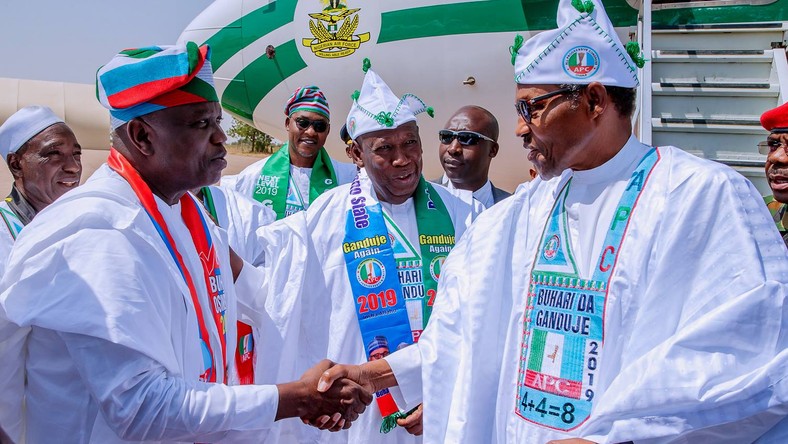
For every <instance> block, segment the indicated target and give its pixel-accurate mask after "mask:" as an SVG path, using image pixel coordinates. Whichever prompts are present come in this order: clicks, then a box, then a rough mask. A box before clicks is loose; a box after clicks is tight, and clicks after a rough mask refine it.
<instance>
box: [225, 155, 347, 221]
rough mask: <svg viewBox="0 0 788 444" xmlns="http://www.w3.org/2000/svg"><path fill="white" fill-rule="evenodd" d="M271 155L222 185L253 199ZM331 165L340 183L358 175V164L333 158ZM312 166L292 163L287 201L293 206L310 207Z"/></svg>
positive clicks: (226, 180)
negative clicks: (299, 165) (307, 166)
mask: <svg viewBox="0 0 788 444" xmlns="http://www.w3.org/2000/svg"><path fill="white" fill-rule="evenodd" d="M270 158H271V157H270V156H269V157H266V158H265V159H260V160H258V161H257V162H255V163H253V164H251V165H249V166H248V167H246V168H244V169H243V170H242V171H241V172H240V173H238V174H235V175H227V176H223V177H222V181H221V185H222V186H223V187H228V188H232V189H234V190H235V191H237V192H239V193H241V195H243V196H244V197H248V198H249V199H253V197H252V196H254V193H255V187H257V185H258V182H259V180H260V172H261V171H262V170H263V167H264V166H265V164H266V162H268V159H270ZM331 166H332V167H333V168H334V172H335V173H336V175H337V182H338V185H343V184H346V183H350V182H351V181H352V180H353V178H354V177H356V165H354V164H352V163H347V162H338V161H336V160H334V159H331ZM311 174H312V168H299V167H296V166H293V165H290V182H289V183H288V186H287V202H288V204H290V205H292V206H300V207H302V208H309V204H310V201H309V179H310V177H311Z"/></svg>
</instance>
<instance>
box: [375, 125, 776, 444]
mask: <svg viewBox="0 0 788 444" xmlns="http://www.w3.org/2000/svg"><path fill="white" fill-rule="evenodd" d="M646 150H647V147H645V146H643V145H642V144H640V143H639V142H637V140H636V139H634V138H630V140H629V141H628V142H627V144H626V145H625V147H624V148H623V149H622V151H621V152H620V153H619V154H618V155H617V156H615V157H614V158H613V159H612V160H610V161H609V162H607V163H605V164H604V165H602V166H600V167H598V168H596V169H593V170H590V171H578V172H574V173H573V172H571V171H569V170H567V171H565V172H564V174H562V176H561V177H557V178H554V179H552V180H550V181H541V180H540V179H536V180H535V181H533V182H531V183H530V184H523V185H522V186H521V187H520V188H519V189H518V190H517V192H516V194H515V195H514V196H513V197H512V198H510V199H507V200H506V201H504V202H502V203H501V204H499V205H496V206H494V207H493V208H491V209H489V210H487V211H486V212H485V213H484V214H482V215H481V216H480V217H479V218H478V219H477V221H476V222H475V223H474V226H473V227H471V229H470V230H469V231H468V232H467V233H466V235H465V237H464V238H463V239H462V241H461V242H460V243H459V244H458V245H457V246H456V247H455V249H454V250H453V251H452V253H451V254H450V255H449V258H448V259H447V261H446V263H445V264H444V269H443V273H442V277H441V281H440V283H439V288H438V301H437V302H436V304H435V307H434V312H433V315H432V319H431V321H430V323H429V325H428V327H427V329H426V330H425V332H424V334H423V335H422V339H421V341H420V342H419V351H420V354H421V359H422V364H423V368H422V370H423V371H422V374H421V375H420V376H422V379H423V384H424V391H423V395H424V406H425V411H424V418H425V424H424V430H425V435H424V437H425V439H424V441H425V442H428V443H444V442H452V443H480V442H485V443H535V444H543V443H545V442H547V441H548V440H551V439H562V438H568V437H582V438H585V439H588V440H591V441H594V442H600V443H616V442H624V441H630V440H631V441H634V442H636V443H639V442H645V443H694V442H717V443H719V442H729V443H743V442H752V441H754V440H756V439H758V437H759V436H760V437H761V438H760V439H761V440H762V442H781V441H779V438H777V436H778V435H780V433H785V429H786V427H788V422H786V421H785V420H784V418H785V415H786V414H788V407H787V406H786V402H788V380H787V379H786V377H787V376H788V371H786V369H788V362H787V360H786V358H787V357H788V350H787V348H788V322H787V319H786V316H787V314H788V308H787V307H788V305H786V293H788V291H787V290H786V282H788V255H787V254H786V250H785V248H784V245H783V244H782V240H781V239H780V237H779V235H778V233H777V231H776V230H775V229H774V224H773V222H772V221H771V219H770V217H769V214H768V211H767V210H766V209H765V207H764V206H763V204H762V203H761V201H760V196H759V195H758V193H757V191H756V190H755V188H754V187H753V186H752V185H751V184H750V183H749V182H748V181H747V180H745V179H744V178H743V177H742V176H740V175H739V174H737V173H735V172H734V171H733V170H731V169H730V168H728V167H726V166H723V165H721V164H716V163H712V162H709V161H706V160H702V159H699V158H697V157H694V156H692V155H690V154H687V153H685V152H683V151H681V150H680V149H677V148H675V147H662V148H659V153H660V156H661V159H660V160H659V162H658V163H657V164H656V166H655V168H654V170H653V172H652V177H651V178H650V179H649V181H648V182H647V184H646V186H645V188H644V190H643V192H642V194H641V195H640V199H639V201H638V203H637V204H636V206H635V208H634V210H633V212H632V217H631V219H630V220H629V226H628V228H627V232H626V236H625V237H624V241H623V244H622V245H621V249H620V251H619V252H618V256H617V263H616V265H615V268H614V271H613V274H612V279H611V281H610V286H609V293H608V296H607V299H606V305H605V314H604V344H603V346H602V349H601V355H600V360H599V361H598V362H599V364H598V365H599V367H598V371H597V375H598V377H599V379H598V380H597V381H596V383H597V384H598V385H597V386H596V396H595V398H594V402H593V408H592V410H591V416H590V418H589V419H588V420H587V421H586V422H585V423H584V424H582V425H581V426H580V427H578V428H576V429H575V430H574V431H571V432H568V433H564V432H558V431H554V430H551V429H548V428H546V427H543V426H540V425H535V424H532V423H530V422H527V421H525V420H524V419H522V418H521V417H520V416H518V415H517V414H516V413H515V409H516V405H517V384H518V371H519V360H520V356H521V338H522V337H523V321H524V318H523V317H524V312H525V302H526V292H527V289H528V285H529V274H530V270H531V267H532V265H533V260H534V258H535V256H536V255H537V254H538V253H537V250H538V251H539V252H541V251H542V250H541V248H542V245H541V243H542V237H541V236H542V231H543V228H544V226H545V223H546V221H547V218H548V215H549V213H550V210H551V207H552V205H553V203H554V202H555V200H556V198H557V194H558V190H560V189H561V188H562V187H563V185H564V184H565V183H566V181H567V180H568V179H569V178H570V177H571V176H572V175H574V179H573V182H572V183H571V185H570V188H569V194H568V197H567V203H566V210H567V216H568V229H569V231H570V234H569V238H570V242H571V247H572V251H573V252H575V259H577V261H578V270H579V272H580V275H581V277H588V276H589V275H590V273H591V270H592V269H593V268H594V267H595V266H596V265H597V262H596V261H597V258H598V257H599V253H600V249H601V247H602V245H603V244H602V241H603V239H604V237H605V232H606V231H607V230H608V227H609V226H610V221H611V220H612V216H613V212H614V210H615V208H616V203H617V202H618V199H619V197H620V196H621V194H622V192H623V190H624V188H625V186H626V184H627V181H628V180H629V179H630V175H631V174H632V171H633V170H634V169H635V166H636V164H637V162H638V160H639V159H640V158H641V157H642V155H643V153H645V152H646ZM545 251H546V250H545ZM539 254H541V253H539ZM394 356H396V355H394ZM394 356H392V357H390V358H389V360H390V361H392V359H391V358H394ZM416 359H418V358H416ZM392 367H395V366H394V365H393V364H392ZM416 373H418V372H416ZM395 375H396V376H397V379H398V381H400V382H405V383H408V381H410V380H411V379H414V378H417V377H418V375H415V376H414V375H413V371H412V369H406V370H402V371H400V373H399V374H397V372H396V371H395ZM780 420H782V423H780V424H779V425H778V426H777V427H773V426H774V425H775V424H777V423H778V422H779V421H780ZM770 428H772V429H771V430H769V429H770ZM764 433H769V434H770V435H768V436H761V435H762V434H764Z"/></svg>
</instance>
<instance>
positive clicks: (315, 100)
mask: <svg viewBox="0 0 788 444" xmlns="http://www.w3.org/2000/svg"><path fill="white" fill-rule="evenodd" d="M284 111H285V116H286V118H285V127H286V128H287V143H286V144H285V145H283V146H282V148H280V149H279V151H277V152H276V153H274V154H272V155H271V156H270V157H267V158H265V159H262V160H259V161H257V162H255V163H253V164H251V165H249V166H248V167H246V168H244V170H243V171H241V172H240V173H239V174H237V175H235V176H226V177H224V178H222V185H224V186H229V187H231V188H234V189H235V190H236V191H239V192H240V193H241V194H243V195H244V196H248V197H250V198H253V199H254V200H256V201H258V202H262V203H263V204H265V205H267V206H270V207H272V208H273V210H274V211H275V212H276V217H277V219H282V218H284V217H287V216H290V215H291V214H293V213H297V212H299V211H303V210H305V209H307V208H308V207H309V204H310V203H311V202H312V201H314V200H315V199H316V198H317V197H318V196H320V195H321V194H323V193H324V192H325V191H327V190H330V189H331V188H334V187H336V186H338V185H341V184H344V183H348V182H350V181H351V180H353V178H354V177H356V167H355V166H354V165H353V164H350V163H344V162H338V161H336V160H334V159H332V158H331V157H329V155H328V152H327V151H326V149H325V148H324V147H323V145H324V144H325V142H326V138H327V137H328V133H329V131H330V130H331V125H330V124H329V121H330V114H329V108H328V101H327V100H326V96H325V95H324V94H323V91H321V90H320V88H318V87H317V86H304V87H301V88H298V89H297V90H296V91H295V92H294V93H293V95H291V96H290V99H288V101H287V103H286V104H285V110H284Z"/></svg>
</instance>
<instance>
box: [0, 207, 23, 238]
mask: <svg viewBox="0 0 788 444" xmlns="http://www.w3.org/2000/svg"><path fill="white" fill-rule="evenodd" d="M0 217H2V218H3V222H4V223H5V226H6V228H8V232H9V233H11V237H12V238H13V239H14V240H16V238H17V237H19V232H20V231H22V228H24V227H25V225H24V224H23V223H22V221H21V220H20V219H19V217H18V216H17V215H16V214H15V213H14V212H13V211H9V210H7V209H5V208H2V207H0Z"/></svg>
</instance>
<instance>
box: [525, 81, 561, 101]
mask: <svg viewBox="0 0 788 444" xmlns="http://www.w3.org/2000/svg"><path fill="white" fill-rule="evenodd" d="M560 87H561V85H558V84H544V83H538V84H536V83H534V84H532V83H519V84H517V90H516V94H517V96H518V97H520V98H522V97H523V96H531V97H533V96H538V95H540V94H544V93H545V92H548V91H553V90H556V89H558V88H560ZM529 98H530V97H529Z"/></svg>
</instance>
